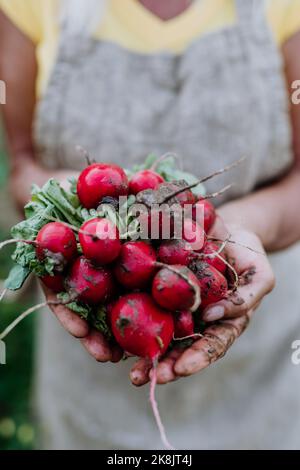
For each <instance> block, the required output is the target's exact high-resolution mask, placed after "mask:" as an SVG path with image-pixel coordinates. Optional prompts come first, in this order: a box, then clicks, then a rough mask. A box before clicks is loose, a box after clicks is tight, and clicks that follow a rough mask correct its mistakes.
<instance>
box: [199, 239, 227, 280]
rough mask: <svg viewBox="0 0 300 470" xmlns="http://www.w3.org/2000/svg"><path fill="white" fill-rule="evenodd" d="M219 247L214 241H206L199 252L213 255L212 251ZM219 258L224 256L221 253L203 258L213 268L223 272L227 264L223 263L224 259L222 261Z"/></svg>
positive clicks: (215, 251)
mask: <svg viewBox="0 0 300 470" xmlns="http://www.w3.org/2000/svg"><path fill="white" fill-rule="evenodd" d="M219 249H220V247H219V246H218V245H217V244H216V243H213V242H206V244H205V245H204V248H203V250H202V252H201V253H203V254H204V255H214V253H218V250H219ZM221 258H224V255H223V254H222V253H220V254H219V255H218V256H214V257H212V258H209V257H207V258H205V261H206V263H207V264H209V265H210V266H213V267H214V268H215V269H217V270H218V271H220V273H222V274H225V273H226V270H227V266H226V263H224V261H222V259H221Z"/></svg>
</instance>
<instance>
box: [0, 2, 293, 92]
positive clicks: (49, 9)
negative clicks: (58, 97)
mask: <svg viewBox="0 0 300 470" xmlns="http://www.w3.org/2000/svg"><path fill="white" fill-rule="evenodd" d="M245 1H250V0H245ZM261 1H262V0H261ZM59 3H60V0H0V6H1V7H2V9H3V11H4V13H5V14H6V15H7V16H8V17H9V18H10V19H11V20H12V21H13V22H14V23H15V24H16V26H17V27H18V28H19V29H20V30H21V31H22V32H23V33H24V34H26V35H27V36H29V37H30V38H31V39H32V41H33V42H34V43H35V44H36V45H37V58H38V64H39V77H38V83H37V89H38V93H39V94H40V93H41V92H42V91H43V90H44V89H45V87H46V84H47V80H48V77H49V74H50V72H51V67H52V64H53V63H54V61H55V54H56V51H57V43H58V36H59V21H58V17H59ZM266 12H267V19H268V21H269V24H270V26H271V29H272V30H273V33H274V38H275V40H276V42H277V44H278V45H279V46H280V45H281V44H283V42H284V41H286V40H287V39H288V38H289V37H291V36H292V35H293V34H294V33H295V32H296V31H298V30H300V0H267V10H266ZM236 20H237V14H236V9H235V2H234V0H198V1H195V2H194V3H193V4H192V5H191V7H190V8H188V9H187V10H186V11H185V12H183V13H182V14H180V15H179V16H178V17H176V18H173V19H171V20H169V21H163V20H161V19H160V18H158V17H156V16H155V15H154V14H152V13H151V12H150V11H148V10H147V9H146V8H145V7H144V6H143V5H142V4H141V3H139V1H138V0H108V2H107V8H106V12H105V14H104V17H103V18H102V20H101V24H100V25H99V27H98V28H97V30H96V32H95V37H96V38H97V39H101V40H108V41H113V42H115V43H118V44H120V45H122V46H123V47H126V48H128V49H131V50H133V51H137V52H142V53H153V52H158V51H161V50H168V51H172V52H176V53H179V52H181V51H183V50H184V49H185V48H186V47H187V46H188V45H189V44H190V43H191V42H192V41H193V40H195V39H196V38H197V37H200V36H201V35H203V34H206V33H208V32H211V31H213V30H217V29H221V28H222V27H225V26H229V25H231V24H234V23H235V21H236Z"/></svg>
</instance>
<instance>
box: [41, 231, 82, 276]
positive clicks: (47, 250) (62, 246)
mask: <svg viewBox="0 0 300 470" xmlns="http://www.w3.org/2000/svg"><path fill="white" fill-rule="evenodd" d="M35 242H36V255H37V257H38V259H39V260H40V261H44V260H45V258H46V257H49V258H51V259H52V260H54V262H55V265H56V269H60V270H61V269H62V268H63V267H64V266H65V265H66V264H67V263H69V262H70V261H72V260H73V259H74V258H75V256H76V254H77V242H76V237H75V235H74V233H73V231H72V230H71V229H70V228H69V227H67V226H66V225H64V224H63V223H60V222H50V223H49V224H46V225H44V227H43V228H42V229H41V230H40V231H39V233H38V235H37V237H36V240H35Z"/></svg>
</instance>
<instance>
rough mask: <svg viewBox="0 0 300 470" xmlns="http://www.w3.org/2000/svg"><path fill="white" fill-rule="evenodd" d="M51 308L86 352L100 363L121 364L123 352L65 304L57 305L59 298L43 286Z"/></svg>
mask: <svg viewBox="0 0 300 470" xmlns="http://www.w3.org/2000/svg"><path fill="white" fill-rule="evenodd" d="M42 288H43V291H44V294H45V297H46V300H47V302H49V308H50V309H51V310H52V312H53V313H54V315H55V316H56V318H57V319H58V321H59V322H60V323H61V325H62V326H63V328H64V329H65V330H66V331H67V332H68V333H70V334H71V335H72V336H74V338H77V339H79V340H80V342H81V344H82V346H83V347H84V348H85V349H86V351H87V352H88V353H89V354H90V355H91V356H92V357H93V358H94V359H95V360H96V361H98V362H109V361H110V362H119V361H120V360H121V359H122V357H123V351H122V350H121V349H120V348H119V347H118V346H117V345H115V344H110V343H109V342H108V341H107V339H106V338H105V337H104V335H103V334H102V333H100V332H99V331H96V330H95V329H93V328H91V327H90V326H89V325H88V323H87V321H86V320H84V319H82V318H80V317H79V316H78V315H77V314H76V313H74V312H72V311H71V310H70V309H68V308H67V307H66V306H65V305H63V304H58V305H55V302H57V296H56V294H54V293H53V292H52V291H50V290H49V289H48V288H46V287H45V286H42ZM51 303H52V305H51Z"/></svg>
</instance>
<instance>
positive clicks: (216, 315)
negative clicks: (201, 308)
mask: <svg viewBox="0 0 300 470" xmlns="http://www.w3.org/2000/svg"><path fill="white" fill-rule="evenodd" d="M224 315H225V308H224V307H223V306H222V305H216V306H215V307H210V308H208V309H207V310H205V312H204V313H203V317H202V318H203V320H204V321H217V320H221V318H223V317H224Z"/></svg>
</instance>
